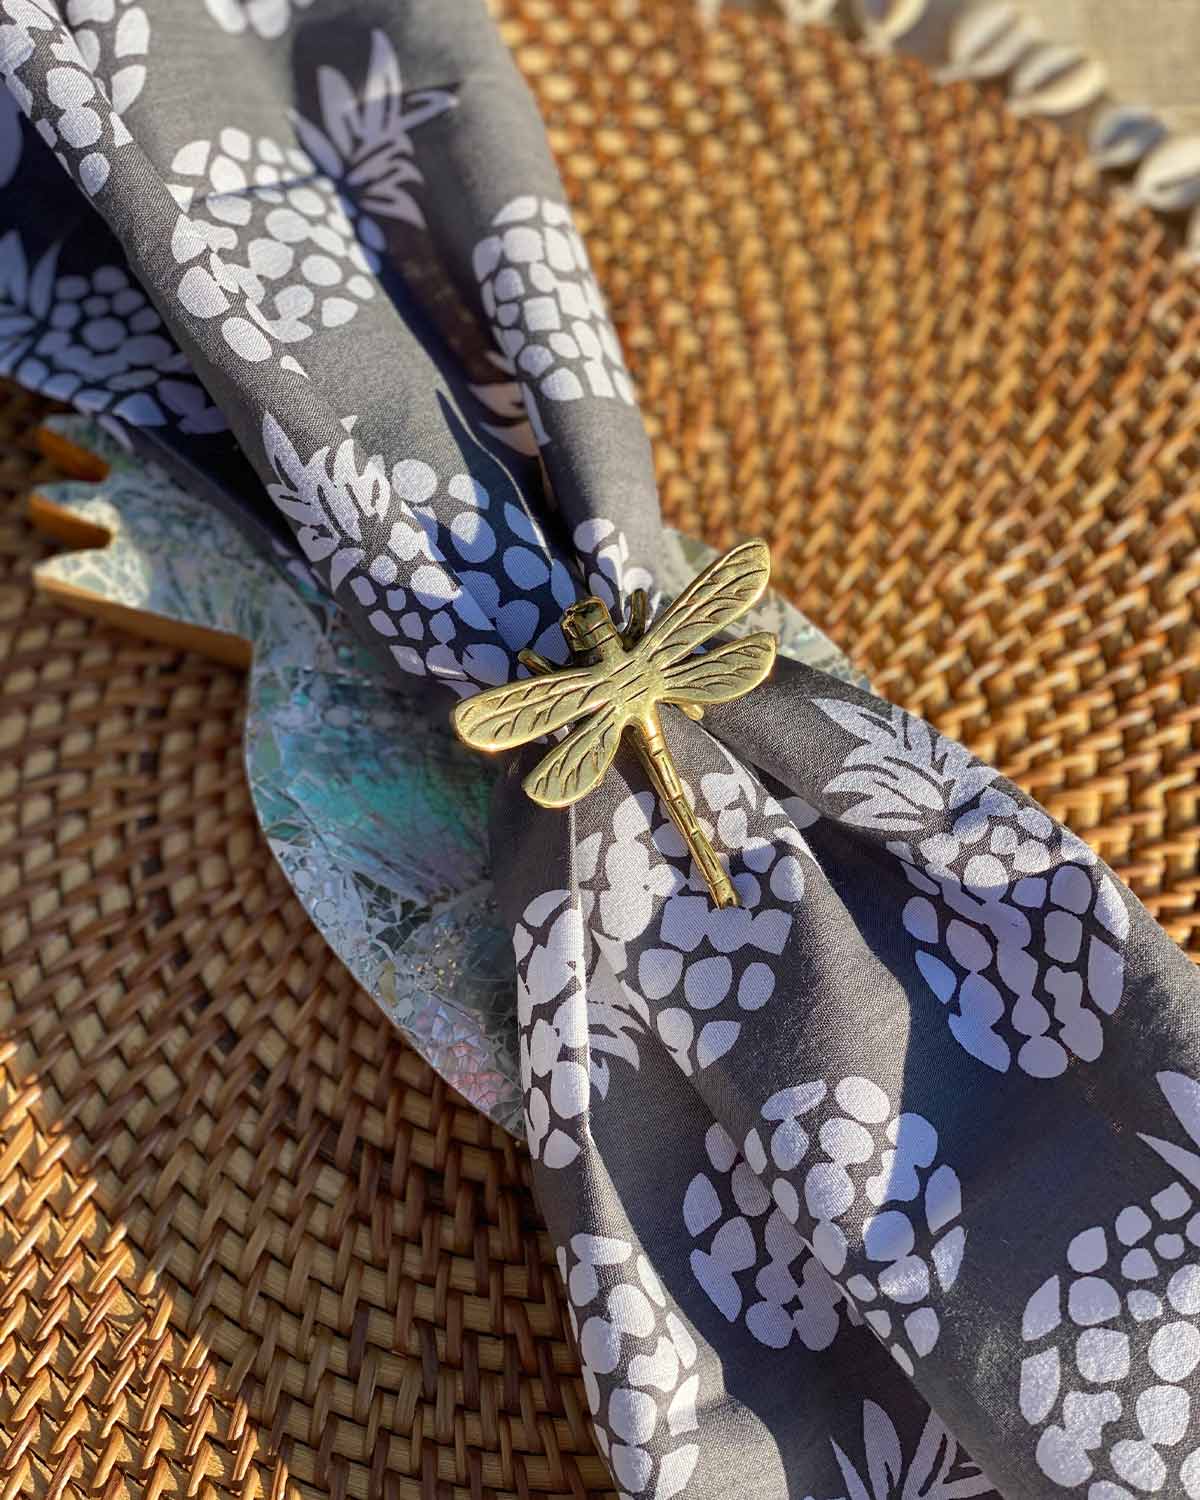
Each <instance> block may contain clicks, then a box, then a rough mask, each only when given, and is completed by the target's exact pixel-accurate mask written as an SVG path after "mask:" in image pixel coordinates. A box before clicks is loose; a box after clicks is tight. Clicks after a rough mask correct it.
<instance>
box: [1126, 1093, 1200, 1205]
mask: <svg viewBox="0 0 1200 1500" xmlns="http://www.w3.org/2000/svg"><path fill="white" fill-rule="evenodd" d="M1158 1086H1159V1088H1161V1089H1162V1091H1163V1096H1164V1097H1165V1099H1166V1101H1167V1103H1168V1104H1169V1105H1170V1106H1171V1109H1172V1110H1173V1111H1174V1113H1175V1118H1176V1119H1177V1120H1178V1121H1179V1123H1180V1124H1181V1125H1182V1126H1183V1128H1184V1130H1186V1131H1187V1134H1188V1138H1189V1139H1190V1140H1191V1141H1192V1142H1193V1143H1194V1145H1195V1146H1196V1147H1198V1148H1200V1084H1198V1083H1196V1081H1195V1080H1194V1079H1191V1078H1189V1077H1188V1076H1187V1075H1186V1074H1185V1073H1160V1074H1159V1075H1158ZM1139 1139H1141V1140H1143V1141H1145V1143H1146V1145H1147V1146H1149V1147H1150V1149H1151V1150H1152V1151H1157V1152H1158V1154H1159V1156H1161V1157H1162V1159H1163V1161H1165V1162H1166V1164H1167V1165H1168V1166H1169V1167H1172V1168H1174V1170H1175V1171H1176V1172H1178V1173H1179V1175H1180V1176H1181V1177H1183V1178H1185V1179H1186V1180H1187V1181H1188V1182H1190V1183H1191V1184H1192V1186H1193V1187H1194V1188H1200V1151H1195V1150H1189V1149H1188V1148H1187V1147H1186V1146H1177V1145H1176V1144H1175V1143H1174V1142H1173V1141H1160V1140H1158V1139H1156V1138H1155V1137H1154V1136H1152V1135H1142V1136H1140V1137H1139Z"/></svg>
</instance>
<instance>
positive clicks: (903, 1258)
mask: <svg viewBox="0 0 1200 1500" xmlns="http://www.w3.org/2000/svg"><path fill="white" fill-rule="evenodd" d="M760 1118H761V1122H762V1123H761V1125H759V1126H757V1127H755V1128H753V1129H751V1130H750V1131H748V1132H747V1134H746V1137H745V1139H744V1141H743V1142H742V1143H741V1146H740V1148H739V1146H738V1145H736V1144H735V1143H734V1141H733V1140H732V1139H731V1137H730V1136H729V1135H728V1133H727V1132H726V1131H725V1130H724V1129H723V1127H722V1126H720V1125H713V1126H712V1127H710V1129H709V1131H708V1133H707V1135H706V1137H705V1145H706V1147H707V1150H708V1156H709V1162H710V1164H711V1166H712V1171H711V1172H710V1173H705V1172H699V1173H697V1174H696V1176H695V1177H693V1178H692V1180H691V1182H690V1183H689V1184H688V1188H687V1192H686V1194H685V1196H684V1202H683V1219H684V1224H685V1226H686V1228H687V1230H688V1232H689V1233H690V1234H691V1236H692V1237H693V1239H695V1240H697V1241H698V1242H699V1243H698V1246H697V1248H696V1249H695V1250H693V1251H692V1256H691V1265H692V1272H693V1274H694V1275H695V1277H696V1279H697V1281H698V1282H699V1283H700V1285H701V1286H702V1287H703V1288H704V1291H705V1292H706V1293H707V1295H708V1296H709V1298H710V1299H711V1300H712V1302H713V1303H714V1305H715V1306H716V1307H717V1308H718V1309H719V1310H720V1311H721V1312H722V1313H723V1314H724V1315H725V1317H726V1318H728V1319H729V1321H730V1322H733V1321H735V1320H736V1319H738V1318H742V1319H744V1321H745V1323H746V1327H747V1328H748V1329H749V1331H750V1333H751V1334H753V1336H754V1337H755V1338H756V1339H758V1341H759V1342H760V1343H763V1344H768V1345H770V1346H771V1347H774V1348H783V1347H784V1346H785V1345H786V1344H788V1343H789V1342H790V1340H791V1339H792V1338H798V1339H799V1340H800V1341H801V1342H802V1343H803V1344H805V1346H806V1347H808V1348H810V1349H822V1348H825V1347H827V1346H828V1345H829V1344H830V1343H832V1342H833V1338H834V1336H835V1335H836V1333H837V1327H838V1316H839V1312H838V1303H839V1302H840V1301H842V1300H845V1302H846V1303H847V1304H848V1311H849V1314H850V1315H851V1316H852V1318H853V1319H854V1320H855V1321H857V1320H858V1319H859V1318H860V1317H861V1319H862V1320H863V1321H864V1322H865V1323H866V1324H867V1326H868V1327H869V1328H870V1329H871V1330H872V1332H873V1333H875V1334H876V1336H877V1337H878V1338H879V1339H880V1340H881V1341H882V1342H883V1343H884V1344H885V1345H886V1346H887V1347H888V1349H889V1350H890V1351H891V1353H892V1356H893V1357H894V1358H895V1360H896V1361H897V1363H898V1364H899V1365H900V1366H901V1367H902V1368H903V1369H904V1370H905V1371H907V1372H908V1373H909V1374H911V1373H912V1371H913V1360H914V1358H920V1357H921V1356H923V1355H925V1354H928V1353H929V1351H930V1350H931V1349H932V1348H933V1347H934V1345H935V1344H936V1343H937V1340H938V1337H939V1334H940V1332H941V1328H940V1323H939V1320H938V1315H937V1312H936V1311H935V1310H934V1307H933V1305H932V1304H933V1303H934V1301H935V1300H936V1299H937V1297H938V1295H939V1289H940V1291H941V1292H946V1291H949V1289H950V1288H951V1287H952V1286H953V1285H954V1282H955V1280H956V1279H957V1276H958V1272H959V1267H960V1265H961V1263H962V1256H963V1250H964V1247H965V1243H966V1231H965V1229H964V1228H963V1227H962V1226H961V1225H960V1224H959V1223H958V1222H957V1220H958V1218H959V1215H960V1213H961V1210H962V1192H961V1187H960V1184H959V1180H958V1176H957V1174H956V1173H955V1172H954V1170H953V1168H951V1167H949V1166H947V1165H945V1164H944V1163H943V1164H940V1165H939V1164H936V1163H937V1147H938V1138H937V1132H936V1130H934V1128H933V1126H932V1125H931V1124H930V1123H929V1121H928V1120H926V1119H925V1118H924V1116H922V1115H918V1114H915V1113H913V1112H911V1111H904V1112H902V1113H899V1114H897V1113H895V1112H893V1109H892V1105H891V1101H890V1100H889V1098H888V1096H887V1094H886V1093H885V1092H884V1091H883V1089H881V1088H880V1087H879V1086H878V1084H876V1083H873V1082H872V1081H871V1080H870V1079H867V1078H860V1077H850V1078H843V1079H842V1080H841V1081H840V1082H839V1083H838V1084H837V1085H836V1086H835V1087H834V1088H832V1089H830V1087H829V1086H828V1085H827V1084H826V1083H824V1082H823V1081H820V1080H817V1081H814V1082H810V1083H802V1084H798V1085H797V1086H795V1087H793V1088H787V1089H781V1090H779V1092H778V1093H775V1094H772V1096H771V1097H770V1098H769V1099H768V1100H767V1101H766V1103H765V1104H764V1105H763V1106H762V1109H761V1111H760ZM809 1255H811V1256H815V1257H816V1264H814V1263H813V1262H812V1261H811V1260H808V1259H806V1256H809ZM835 1283H836V1285H835Z"/></svg>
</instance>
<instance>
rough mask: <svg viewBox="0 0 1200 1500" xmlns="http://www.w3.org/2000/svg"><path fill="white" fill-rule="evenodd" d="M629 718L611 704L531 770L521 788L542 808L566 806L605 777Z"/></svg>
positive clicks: (581, 726) (614, 704) (618, 706)
mask: <svg viewBox="0 0 1200 1500" xmlns="http://www.w3.org/2000/svg"><path fill="white" fill-rule="evenodd" d="M626 717H627V715H626V714H625V712H624V710H623V709H622V708H621V707H620V705H619V704H616V703H610V704H609V705H608V707H607V708H602V709H601V710H600V712H599V713H598V714H596V715H595V717H594V718H592V719H590V720H589V721H588V722H587V723H586V724H581V725H580V726H579V728H578V729H576V730H575V731H574V733H573V734H569V735H568V736H567V738H566V739H565V740H563V742H562V744H561V745H556V746H555V748H554V749H553V750H551V752H550V754H549V755H547V756H546V757H545V759H544V760H541V761H539V762H538V764H537V765H536V766H535V767H534V768H533V770H532V771H530V773H529V775H528V776H526V778H525V780H524V782H523V783H522V785H523V786H524V788H525V790H526V791H527V792H528V793H529V795H530V797H532V798H533V800H534V801H535V802H539V803H541V805H542V806H543V807H566V806H567V805H568V804H569V803H572V802H577V801H578V800H579V798H580V797H583V796H586V795H587V793H588V792H590V791H591V790H592V788H593V787H594V786H596V785H597V783H598V782H600V781H602V780H603V778H604V773H605V771H607V770H608V768H609V766H610V765H612V758H613V756H614V755H615V754H616V753H617V746H618V744H620V741H621V730H622V729H623V728H624V727H625V721H626Z"/></svg>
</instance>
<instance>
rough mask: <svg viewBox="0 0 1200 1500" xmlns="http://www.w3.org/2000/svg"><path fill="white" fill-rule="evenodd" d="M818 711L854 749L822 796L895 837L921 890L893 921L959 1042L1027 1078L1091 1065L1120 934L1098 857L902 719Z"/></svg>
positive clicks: (949, 746)
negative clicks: (851, 798)
mask: <svg viewBox="0 0 1200 1500" xmlns="http://www.w3.org/2000/svg"><path fill="white" fill-rule="evenodd" d="M817 706H818V707H819V708H821V709H822V711H823V712H824V713H825V714H827V715H828V717H829V718H831V719H832V720H833V721H834V722H835V723H837V724H839V725H841V727H842V728H843V729H845V730H846V731H847V732H848V733H849V734H851V735H852V736H853V737H854V738H855V739H857V740H859V741H861V743H860V744H859V746H858V747H857V748H856V749H854V750H852V751H851V752H850V753H849V755H847V757H846V760H845V762H844V765H843V769H842V771H841V773H840V774H839V775H837V776H835V777H834V779H833V780H832V781H830V782H829V783H828V784H827V786H826V787H825V791H826V792H849V793H853V794H855V795H856V796H857V797H858V798H859V800H858V801H857V802H855V803H854V804H853V805H851V806H850V807H848V808H847V809H846V810H845V811H844V812H842V813H841V814H839V816H840V819H841V821H842V822H845V823H851V824H857V825H858V826H860V827H864V828H871V829H877V830H886V831H895V832H896V833H899V834H903V835H905V836H904V837H902V838H899V839H896V840H894V841H892V842H890V843H889V844H888V848H889V849H890V851H891V852H892V853H893V854H894V855H895V856H896V857H897V859H899V860H900V861H901V864H902V866H903V869H904V874H905V877H906V878H907V880H908V882H909V884H910V885H911V886H913V888H914V890H915V891H916V892H917V894H916V895H914V896H913V897H911V899H910V900H908V901H907V902H906V903H905V905H904V907H903V910H902V912H901V920H902V922H903V925H904V929H905V931H906V932H907V933H908V934H909V936H910V937H912V939H913V940H914V942H915V943H916V944H917V953H916V962H917V967H918V968H919V969H920V971H921V973H922V975H923V976H924V978H925V980H926V982H927V983H928V985H929V987H930V989H931V990H932V991H933V993H934V994H935V995H936V996H937V998H938V999H939V1000H940V1001H941V1002H942V1004H943V1005H945V1006H946V1007H947V1010H948V1018H949V1026H950V1030H951V1032H952V1033H953V1035H954V1037H955V1038H956V1039H957V1041H958V1042H959V1044H960V1045H961V1046H962V1047H963V1048H964V1049H965V1050H966V1051H967V1052H969V1053H970V1054H971V1055H972V1057H976V1058H978V1059H979V1061H980V1062H983V1063H986V1064H987V1066H988V1067H990V1068H994V1069H995V1070H996V1071H997V1072H1000V1073H1003V1072H1006V1071H1007V1070H1008V1069H1009V1068H1010V1067H1011V1066H1012V1064H1013V1062H1014V1061H1015V1063H1016V1065H1017V1066H1018V1067H1019V1068H1020V1069H1021V1070H1022V1071H1023V1072H1025V1073H1028V1074H1030V1075H1031V1076H1032V1077H1035V1078H1054V1077H1057V1076H1058V1075H1059V1074H1061V1073H1062V1072H1064V1070H1065V1069H1066V1068H1067V1066H1068V1064H1069V1062H1070V1060H1071V1058H1072V1057H1076V1058H1078V1059H1080V1061H1082V1062H1094V1061H1095V1060H1096V1059H1097V1058H1098V1057H1099V1056H1100V1054H1101V1052H1102V1050H1103V1047H1104V1032H1103V1018H1104V1017H1106V1016H1110V1015H1112V1013H1113V1012H1114V1011H1115V1010H1116V1008H1117V1006H1118V1005H1119V1004H1120V1003H1121V993H1122V986H1123V982H1124V967H1125V961H1124V955H1123V945H1124V942H1125V939H1126V937H1127V936H1128V932H1129V913H1128V911H1127V909H1126V907H1125V903H1124V901H1123V900H1122V898H1121V895H1120V892H1119V891H1118V890H1117V887H1116V884H1115V882H1114V881H1113V880H1112V879H1111V878H1110V877H1109V875H1108V874H1107V873H1106V872H1105V870H1104V869H1103V867H1102V866H1101V865H1100V863H1099V861H1098V860H1097V858H1096V856H1095V854H1094V853H1093V852H1092V851H1091V850H1090V849H1089V848H1088V847H1087V845H1086V844H1084V843H1083V842H1082V841H1081V840H1080V839H1078V838H1076V837H1075V835H1074V834H1072V833H1069V832H1067V830H1066V829H1063V828H1060V827H1058V826H1057V825H1056V824H1055V823H1054V822H1053V821H1052V819H1051V818H1049V817H1048V816H1047V814H1046V813H1044V812H1043V811H1042V810H1041V808H1039V807H1036V806H1034V805H1033V804H1032V803H1031V802H1028V801H1026V800H1025V799H1024V798H1022V797H1020V795H1019V794H1017V795H1014V794H1013V793H1010V792H1008V791H1005V790H1003V789H1002V788H1000V787H997V786H994V785H992V783H993V782H994V781H995V780H996V779H997V778H998V776H999V773H998V772H997V771H994V770H992V769H991V768H990V767H988V766H984V765H982V764H980V762H979V761H977V760H975V758H974V757H973V756H971V755H970V754H969V753H968V752H967V751H966V750H964V749H963V748H962V746H961V745H956V744H954V743H953V741H951V740H947V739H945V738H944V737H943V736H941V735H938V734H935V733H934V731H933V730H931V729H930V728H929V726H928V725H927V724H924V723H923V722H922V721H921V720H920V719H916V718H913V717H912V716H910V715H909V714H906V713H904V711H903V710H902V709H898V708H887V709H885V708H882V707H881V708H880V709H879V710H874V709H868V708H863V707H859V706H858V705H856V704H853V703H847V702H842V701H839V700H834V699H824V700H818V705H817Z"/></svg>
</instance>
